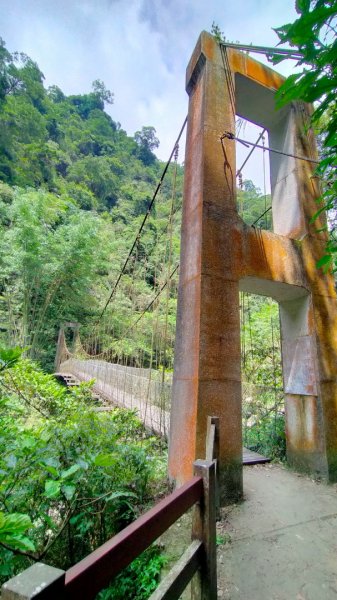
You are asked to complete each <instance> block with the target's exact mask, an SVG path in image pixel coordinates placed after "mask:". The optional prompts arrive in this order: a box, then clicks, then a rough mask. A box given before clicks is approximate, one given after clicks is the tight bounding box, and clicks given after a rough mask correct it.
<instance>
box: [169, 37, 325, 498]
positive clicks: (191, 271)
mask: <svg viewBox="0 0 337 600" xmlns="http://www.w3.org/2000/svg"><path fill="white" fill-rule="evenodd" d="M282 81H283V78H282V77H281V76H280V75H278V74H277V73H276V72H275V71H273V70H271V69H269V68H267V67H265V66H264V65H262V64H261V63H259V62H257V61H255V60H253V59H252V58H250V57H249V56H247V55H246V54H243V53H241V52H239V51H237V50H235V49H230V48H227V49H226V48H225V47H222V46H220V45H219V44H218V43H217V42H216V41H215V40H214V38H213V37H212V36H211V35H209V34H208V33H205V32H203V33H202V34H201V36H200V38H199V40H198V42H197V45H196V48H195V50H194V52H193V55H192V58H191V60H190V63H189V65H188V68H187V79H186V89H187V92H188V94H189V112H188V131H187V144H186V160H185V190H184V205H183V222H182V247H181V267H180V282H179V299H178V319H177V337H176V349H175V357H176V358H175V369H174V382H173V403H172V414H171V433H170V447H169V472H170V476H171V478H172V479H173V480H175V481H176V483H177V484H178V485H180V484H182V483H183V482H184V481H186V480H187V479H189V478H190V476H191V475H192V463H193V460H194V459H195V458H196V457H200V456H203V454H204V448H205V436H206V425H207V416H208V415H215V416H218V417H219V418H220V461H219V462H220V485H221V500H222V503H225V502H228V501H235V500H237V499H239V498H240V497H241V495H242V437H241V373H240V319H239V290H243V291H247V292H251V293H259V294H262V295H266V296H271V297H272V298H274V299H275V300H277V301H278V302H279V306H280V319H281V339H282V362H283V379H284V393H285V405H286V436H287V453H288V459H289V461H290V463H291V464H292V465H293V466H294V467H296V468H298V469H301V470H304V471H307V472H309V473H312V474H314V475H317V476H320V477H323V478H325V479H327V480H329V481H336V480H337V309H336V294H335V287H334V280H333V277H332V276H331V275H330V274H325V275H324V274H322V273H321V271H318V270H317V268H316V261H317V260H318V259H319V258H320V257H321V256H322V254H323V252H324V247H325V243H326V233H325V232H320V233H319V232H318V230H319V229H320V228H321V227H322V226H323V225H324V218H325V217H324V216H323V215H322V216H321V217H320V219H319V220H318V221H315V223H314V224H312V223H311V222H310V219H311V217H312V215H313V214H314V213H315V212H316V211H317V203H316V199H317V198H318V196H319V193H320V192H319V187H318V183H317V179H316V178H315V177H313V170H314V165H313V164H312V163H310V162H308V161H306V160H300V159H299V158H295V156H304V157H308V158H317V157H316V154H315V149H314V141H313V139H312V133H311V132H307V131H305V125H306V124H307V122H308V117H309V111H310V108H309V107H308V106H306V105H304V104H303V103H292V104H291V105H289V106H287V107H285V108H283V109H281V110H276V109H275V102H274V100H275V92H276V90H277V89H278V88H279V87H280V85H281V84H282ZM235 114H237V115H239V116H242V117H244V118H246V119H248V120H250V121H252V122H254V123H256V124H257V125H260V126H263V127H265V128H267V129H268V132H269V141H270V146H271V147H272V148H275V149H279V150H281V151H282V152H285V153H287V154H292V155H293V156H284V155H282V154H275V153H271V154H270V163H271V164H270V168H271V188H272V215H273V232H267V231H263V230H258V229H255V228H253V227H249V226H248V225H246V224H245V223H244V222H243V221H242V220H241V218H240V217H239V215H238V212H237V206H236V177H235V173H236V168H235V141H234V140H228V139H226V140H223V145H222V143H221V136H222V134H223V132H224V131H229V132H233V133H234V132H235Z"/></svg>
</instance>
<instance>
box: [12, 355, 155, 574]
mask: <svg viewBox="0 0 337 600" xmlns="http://www.w3.org/2000/svg"><path fill="white" fill-rule="evenodd" d="M1 360H2V363H3V364H5V363H6V364H7V368H6V369H3V371H2V372H1V373H0V403H1V413H0V431H1V433H0V440H1V447H2V448H3V452H2V454H1V457H0V472H1V481H0V574H2V575H4V576H8V575H11V574H13V573H14V572H15V571H16V570H17V569H22V568H24V567H25V566H27V565H28V564H29V562H30V561H31V560H41V559H42V558H43V559H44V560H45V561H46V562H47V563H49V564H53V565H56V566H60V567H62V568H67V567H68V566H70V564H73V563H74V562H76V561H78V560H80V559H81V558H82V557H83V556H85V555H86V554H88V553H89V552H91V551H92V550H93V549H94V548H95V547H97V546H98V545H100V544H101V543H103V542H104V541H105V540H106V539H108V538H109V537H111V536H112V535H114V534H115V533H117V532H118V531H119V530H120V529H121V528H122V527H124V526H125V525H126V524H128V523H129V522H130V521H131V520H133V519H134V518H135V517H136V516H137V515H138V513H139V510H140V508H141V507H142V506H143V505H144V503H145V502H147V501H148V499H149V496H150V490H151V485H152V484H153V481H154V479H155V471H156V466H157V462H158V458H157V457H156V440H154V439H153V438H151V437H147V436H146V435H145V432H144V430H143V428H142V426H141V424H140V422H139V420H138V419H137V418H136V416H135V414H134V413H133V412H132V411H124V410H119V409H116V410H115V411H113V412H111V413H97V412H95V411H94V408H93V403H92V401H91V400H90V395H88V394H87V389H88V386H86V385H83V386H82V389H81V390H79V391H77V392H76V393H72V392H69V391H68V390H67V389H66V388H64V387H63V386H61V385H59V384H58V383H57V382H56V381H55V379H54V378H53V377H52V376H50V375H46V374H45V373H43V372H42V371H41V369H38V368H37V367H36V366H35V365H34V364H33V363H31V362H30V361H27V360H22V359H21V360H20V359H18V357H17V351H13V352H12V354H11V351H8V350H5V351H1ZM18 559H19V561H18ZM158 564H159V563H158ZM5 567H6V568H5ZM149 569H150V567H149ZM144 585H145V584H144Z"/></svg>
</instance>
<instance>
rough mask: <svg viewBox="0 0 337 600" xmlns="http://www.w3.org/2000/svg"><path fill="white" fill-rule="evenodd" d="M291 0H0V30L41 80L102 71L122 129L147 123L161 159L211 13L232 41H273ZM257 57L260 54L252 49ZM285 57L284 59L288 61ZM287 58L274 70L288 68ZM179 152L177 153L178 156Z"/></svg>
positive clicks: (88, 77)
mask: <svg viewBox="0 0 337 600" xmlns="http://www.w3.org/2000/svg"><path fill="white" fill-rule="evenodd" d="M294 5H295V1H294V0H0V36H1V37H2V38H3V39H4V40H5V42H6V45H7V48H8V49H9V50H10V51H11V52H12V51H14V50H19V51H22V52H25V53H26V54H28V55H29V56H30V57H31V58H32V59H33V60H35V61H36V62H37V63H38V65H39V67H40V69H41V70H42V72H43V73H44V75H45V84H46V86H48V85H52V84H55V85H58V86H59V87H60V88H61V89H62V90H63V92H65V93H66V94H75V93H86V92H88V91H90V89H91V83H92V81H93V80H95V79H102V80H103V81H104V83H105V85H106V87H107V88H108V89H110V90H111V91H112V92H114V94H115V102H114V105H113V106H112V107H110V108H108V112H109V113H110V114H111V116H112V118H113V119H114V120H115V121H119V122H120V123H121V125H122V127H123V129H125V130H126V131H127V133H128V134H130V135H133V134H134V132H135V131H137V130H139V129H141V127H142V126H143V125H153V126H154V127H155V128H156V130H157V136H158V138H159V139H160V142H161V144H160V148H159V149H158V152H157V155H158V156H159V157H160V158H161V159H163V160H166V159H167V158H168V156H169V154H170V151H171V148H172V145H173V143H174V140H175V138H176V136H177V133H178V131H179V129H180V126H181V124H182V122H183V120H184V117H185V114H186V112H187V96H186V93H185V89H184V80H185V69H186V65H187V63H188V60H189V58H190V55H191V53H192V50H193V48H194V46H195V43H196V40H197V38H198V35H199V33H200V32H201V31H202V30H203V29H206V30H208V31H210V29H211V26H212V22H213V21H215V22H216V23H217V24H218V25H219V27H220V29H221V30H222V31H223V32H224V34H225V36H226V38H227V39H228V40H230V41H234V42H241V43H247V44H249V43H252V44H255V45H270V46H275V45H276V44H277V42H278V39H277V36H276V34H275V33H274V32H273V31H272V27H277V26H280V25H283V24H284V23H286V22H291V21H293V20H294V19H295V18H296V12H295V8H294ZM257 58H258V59H259V60H261V56H258V57H257ZM287 62H288V61H287ZM292 67H293V65H291V64H288V65H287V64H286V63H283V64H281V65H280V66H279V67H278V70H279V71H281V72H283V73H284V74H288V73H289V72H290V70H291V69H292ZM181 160H183V157H181Z"/></svg>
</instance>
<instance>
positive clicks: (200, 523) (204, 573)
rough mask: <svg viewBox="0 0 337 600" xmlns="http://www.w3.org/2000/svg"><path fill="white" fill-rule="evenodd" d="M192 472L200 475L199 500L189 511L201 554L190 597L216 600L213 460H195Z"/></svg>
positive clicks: (194, 599)
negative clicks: (200, 489)
mask: <svg viewBox="0 0 337 600" xmlns="http://www.w3.org/2000/svg"><path fill="white" fill-rule="evenodd" d="M193 467H194V475H196V476H198V477H202V478H203V483H204V496H203V501H202V502H199V503H197V504H196V506H195V509H194V514H193V525H192V538H193V539H198V540H201V541H202V542H203V545H204V555H203V558H202V562H201V566H200V570H199V572H198V573H197V574H196V576H195V577H194V579H193V580H192V588H191V598H192V600H217V597H218V592H217V569H216V528H215V515H216V506H215V463H214V462H213V461H207V460H196V461H195V462H194V463H193Z"/></svg>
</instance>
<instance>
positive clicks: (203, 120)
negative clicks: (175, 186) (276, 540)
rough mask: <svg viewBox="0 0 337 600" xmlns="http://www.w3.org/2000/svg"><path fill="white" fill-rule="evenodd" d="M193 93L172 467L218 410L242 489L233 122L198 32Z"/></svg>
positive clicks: (214, 52)
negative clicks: (229, 139)
mask: <svg viewBox="0 0 337 600" xmlns="http://www.w3.org/2000/svg"><path fill="white" fill-rule="evenodd" d="M187 90H188V93H189V95H190V107H189V121H188V132H187V148H186V160H185V191H184V207H183V222H182V249H181V267H180V288H179V303H178V306H179V308H178V322H177V332H178V335H177V338H176V348H175V375H174V386H173V407H172V420H171V439H170V459H169V462H170V474H171V477H173V478H174V479H175V480H176V481H177V482H178V484H179V483H182V482H183V481H185V480H187V479H188V478H189V477H190V475H191V473H192V471H191V469H192V463H193V460H194V458H195V457H203V456H204V454H205V431H206V427H207V416H208V415H216V416H219V417H220V457H221V460H220V477H221V481H222V482H223V484H222V489H223V494H224V495H225V496H226V498H227V499H231V500H236V499H238V498H239V497H240V496H241V494H242V464H241V463H242V434H241V379H240V320H239V281H238V278H237V279H236V281H235V280H233V277H232V276H231V268H230V265H229V263H230V261H231V253H230V249H229V246H228V242H229V238H228V223H229V220H230V219H231V217H232V218H235V219H236V198H235V190H236V187H235V148H234V145H232V147H231V148H230V149H229V150H228V156H227V160H228V162H230V165H231V169H229V170H227V171H226V177H225V173H224V155H223V152H222V147H221V143H220V137H221V135H222V133H223V131H224V129H228V130H231V131H233V128H234V125H235V109H234V104H233V102H234V98H232V102H231V97H230V91H229V88H228V86H227V83H226V73H225V71H224V68H223V63H222V57H221V51H220V47H219V46H218V44H216V43H214V40H213V38H212V36H209V35H207V34H202V36H201V37H200V39H199V41H198V44H197V47H196V49H195V51H194V54H193V56H192V59H191V61H190V64H189V66H188V69H187Z"/></svg>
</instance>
